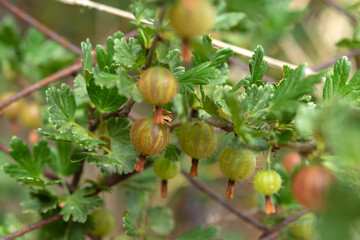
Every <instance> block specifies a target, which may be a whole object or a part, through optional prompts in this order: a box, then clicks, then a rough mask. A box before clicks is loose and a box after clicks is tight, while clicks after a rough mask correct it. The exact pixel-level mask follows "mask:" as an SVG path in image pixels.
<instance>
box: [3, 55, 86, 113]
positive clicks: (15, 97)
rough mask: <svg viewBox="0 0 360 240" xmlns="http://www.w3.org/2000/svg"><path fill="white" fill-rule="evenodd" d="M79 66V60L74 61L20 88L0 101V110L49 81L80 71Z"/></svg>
mask: <svg viewBox="0 0 360 240" xmlns="http://www.w3.org/2000/svg"><path fill="white" fill-rule="evenodd" d="M81 66H82V65H81V62H80V61H76V62H75V63H73V64H72V65H70V66H69V67H67V68H64V69H62V70H60V71H58V72H56V73H54V74H52V75H50V76H48V77H46V78H44V79H43V80H41V81H39V82H37V83H34V84H33V85H30V86H29V87H26V88H24V89H23V90H21V91H20V92H18V93H16V94H15V95H13V96H11V97H10V98H8V99H6V100H5V101H3V102H0V110H1V109H3V108H4V107H6V106H8V105H10V104H11V103H13V102H15V101H16V100H18V99H20V98H23V97H26V96H27V95H30V94H31V93H33V92H35V91H37V90H39V89H40V88H43V87H45V86H47V85H49V84H50V83H53V82H56V81H58V80H60V79H61V78H64V77H67V76H69V75H71V74H73V73H76V72H78V71H80V70H81Z"/></svg>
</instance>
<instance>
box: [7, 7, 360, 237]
mask: <svg viewBox="0 0 360 240" xmlns="http://www.w3.org/2000/svg"><path fill="white" fill-rule="evenodd" d="M225 5H226V2H225V1H207V0H177V1H175V0H174V1H166V0H158V1H134V3H133V4H132V7H131V9H132V13H133V14H134V16H135V18H134V20H133V21H132V24H133V25H134V26H135V28H136V29H135V32H131V33H126V34H125V33H122V32H116V33H114V34H113V35H112V36H109V37H108V38H107V40H106V45H100V44H98V45H94V43H92V41H91V40H90V39H87V40H85V41H83V42H82V43H81V53H82V54H81V68H79V69H78V73H77V74H75V75H74V77H73V79H72V81H70V82H66V83H62V84H60V85H53V86H50V87H46V88H45V89H44V90H43V91H42V90H40V91H42V92H40V97H39V96H38V98H37V100H35V99H32V100H31V101H29V99H23V98H22V97H24V95H25V94H29V93H32V92H33V91H32V90H27V91H28V92H26V93H22V95H21V94H20V95H19V96H17V95H15V93H16V92H4V93H3V94H2V96H1V98H0V99H1V102H0V108H1V110H2V116H3V118H5V119H7V120H9V122H10V123H11V127H12V132H13V134H14V135H15V136H13V137H12V138H11V140H10V143H9V149H7V148H6V146H2V147H1V149H2V151H3V152H5V153H8V155H9V159H8V161H7V162H6V163H5V164H4V165H3V166H2V171H3V172H4V173H5V174H7V175H9V176H10V177H11V178H12V179H13V181H17V182H18V183H19V184H21V185H23V186H25V187H26V188H27V189H28V192H29V196H28V198H27V199H26V200H25V201H23V202H21V206H22V208H23V211H24V212H27V213H33V214H35V215H36V216H37V219H38V222H35V223H34V224H31V225H29V226H25V227H24V228H23V229H20V230H19V231H16V230H17V229H14V228H13V225H14V224H13V223H11V221H9V220H6V219H5V218H4V219H5V220H4V219H3V220H1V221H2V226H1V227H0V236H1V237H2V238H1V239H4V240H5V239H13V238H16V237H21V236H22V235H24V234H25V235H24V236H23V237H21V239H79V240H81V239H86V238H90V239H101V238H104V239H178V240H185V239H189V240H190V239H195V240H196V239H239V238H240V237H239V236H237V237H235V238H230V237H228V235H227V233H226V230H221V229H220V228H219V227H217V226H216V224H200V225H198V226H196V225H194V226H191V227H189V228H188V229H177V224H176V221H175V219H176V217H177V216H176V212H178V213H179V214H184V213H186V211H183V209H185V208H186V207H187V206H186V204H185V203H183V202H181V203H179V204H178V208H179V209H178V210H176V209H175V210H174V209H172V208H170V207H169V206H167V205H166V204H164V201H158V202H160V203H157V204H154V201H153V200H152V199H154V198H156V196H161V198H163V199H169V202H172V201H176V198H177V197H179V195H176V193H174V192H173V191H172V189H175V188H179V184H182V183H179V182H178V181H177V180H176V179H179V176H183V177H185V179H188V180H189V182H190V183H191V184H193V185H194V187H195V188H196V189H199V190H200V191H202V192H204V193H205V194H206V196H208V197H210V198H212V199H214V200H215V201H217V202H218V203H219V204H221V205H222V206H224V207H225V208H226V209H228V210H230V211H231V212H232V213H234V214H235V215H236V216H237V217H239V219H237V218H236V219H234V220H232V221H245V222H247V223H248V224H250V225H251V227H254V229H257V233H256V234H257V235H256V238H257V239H327V240H329V239H334V240H335V239H337V240H338V239H345V240H347V239H349V240H350V239H357V238H356V236H359V231H358V229H359V220H360V208H358V207H357V206H358V205H357V204H359V203H360V198H359V186H360V179H359V176H360V174H359V169H360V168H359V159H360V148H359V147H358V143H359V142H360V108H359V101H360V71H359V72H356V73H355V74H354V75H353V76H352V77H350V71H351V63H350V61H349V59H348V58H347V57H342V58H340V59H338V60H337V61H336V62H335V63H334V66H333V68H332V69H325V70H322V71H318V72H315V71H312V70H310V69H309V68H308V67H307V65H306V64H300V65H299V66H297V67H293V66H292V65H291V66H290V65H283V66H282V77H281V79H276V81H274V82H272V81H267V80H265V78H266V73H267V67H268V62H267V61H266V60H265V56H264V54H265V52H264V48H263V47H262V46H258V47H257V48H256V49H254V52H253V54H252V57H251V59H250V60H249V63H248V66H249V74H247V75H245V76H239V77H238V78H237V79H235V81H232V80H231V79H230V77H229V74H230V73H231V70H230V67H229V62H230V61H231V60H232V59H234V58H236V56H235V55H234V51H233V49H232V48H230V47H229V48H223V47H216V46H215V45H216V44H214V43H213V41H214V38H213V36H212V34H209V33H210V32H213V31H215V30H216V31H218V32H221V31H229V29H231V28H232V27H234V26H236V25H237V24H238V23H239V22H240V21H241V20H242V19H243V13H238V12H226V11H224V9H225V7H224V6H225ZM27 34H28V35H29V38H30V39H32V41H28V42H27V43H28V45H26V44H20V42H21V37H20V34H19V33H18V32H17V31H16V27H14V24H13V22H11V21H8V20H7V22H4V23H3V25H2V27H1V28H0V37H2V38H1V39H5V40H7V42H6V41H3V42H0V43H1V44H2V45H0V49H2V47H3V46H4V49H5V46H7V48H8V49H13V50H14V51H8V52H6V54H7V55H6V54H4V55H3V56H2V58H0V60H1V63H2V64H0V67H1V68H0V69H1V70H2V74H3V75H4V76H5V77H6V78H7V79H9V80H11V79H12V78H15V76H16V74H21V75H24V76H27V77H28V78H29V79H31V81H36V79H41V78H43V77H45V76H47V74H49V72H48V71H50V70H53V71H56V70H61V69H63V68H64V67H65V66H66V64H68V63H69V62H71V61H70V60H74V59H75V58H74V56H73V55H72V54H65V53H64V57H62V58H58V57H56V56H55V55H54V56H53V57H54V59H53V61H54V62H56V61H57V62H58V63H57V64H56V66H57V68H54V66H46V64H47V61H49V59H48V58H46V59H41V61H40V62H41V63H43V64H42V66H43V67H42V68H36V67H34V66H32V65H33V64H32V65H31V64H30V63H31V61H30V60H29V58H30V57H25V56H26V51H23V50H24V49H27V48H26V46H27V47H28V48H29V44H30V43H32V44H34V45H36V44H35V43H34V42H36V41H38V42H39V44H38V45H41V44H43V45H45V46H50V47H48V49H47V51H49V52H51V51H52V50H54V48H57V47H58V48H59V49H61V51H60V50H59V51H58V52H60V53H62V51H65V49H63V48H62V47H60V46H57V45H52V44H55V43H54V42H52V41H50V40H45V39H44V38H43V36H42V35H41V33H39V32H37V31H36V30H31V31H29V33H27ZM214 35H216V34H214ZM3 36H6V37H3ZM47 41H48V42H47ZM354 41H355V40H354ZM44 42H45V43H47V44H45V43H44ZM343 42H346V41H345V40H344V41H343ZM40 43H41V44H40ZM343 44H344V43H343ZM20 45H21V46H25V47H19V46H20ZM54 46H56V47H54ZM32 48H33V49H37V50H39V51H40V47H37V48H35V47H34V46H32ZM41 51H44V50H41ZM0 54H1V53H0ZM51 56H52V55H51ZM30 59H31V58H30ZM269 61H270V60H269ZM16 62H24V64H21V66H22V67H21V68H19V67H15V66H17V64H16ZM27 65H28V67H30V68H32V70H33V71H30V70H29V69H28V68H26V67H25V66H27ZM11 66H13V67H11ZM35 70H36V71H35ZM31 73H33V74H32V75H31ZM34 79H35V80H34ZM36 86H38V85H36V84H35V85H34V88H35V87H36ZM44 86H45V85H44ZM29 91H30V92H29ZM14 95H15V96H17V97H16V98H14V97H12V96H14ZM39 99H44V101H46V103H45V102H41V100H39ZM144 102H146V105H143V106H146V108H147V111H145V113H141V114H140V113H139V112H137V111H134V108H136V106H139V105H141V104H144ZM134 106H135V107H134ZM19 120H20V121H19ZM19 124H20V126H25V127H27V128H28V130H29V132H30V133H29V135H28V138H25V139H26V140H23V138H22V137H18V136H16V135H17V133H18V131H19ZM289 149H290V150H291V152H290V151H289ZM284 154H285V155H284ZM281 156H284V157H281ZM89 168H92V169H93V172H92V173H91V174H86V170H87V169H89ZM214 169H216V170H214ZM211 171H217V173H218V174H217V175H216V179H211V181H213V183H214V182H215V181H214V180H216V181H217V182H218V183H220V184H222V185H223V187H221V188H218V187H217V188H213V187H212V186H211V187H207V186H206V183H205V184H204V183H202V182H203V181H204V182H205V181H210V180H209V176H212V175H210V174H209V173H208V172H211ZM220 174H221V175H220ZM94 175H96V177H94ZM180 178H181V177H180ZM244 182H245V183H248V184H249V183H250V184H251V189H250V188H248V187H244V188H243V185H245V184H244ZM118 183H121V184H120V187H119V188H121V189H123V191H122V193H123V194H124V195H126V197H125V201H119V202H118V203H117V204H119V205H122V206H123V207H122V209H123V211H122V212H116V213H115V212H113V211H109V210H108V209H107V207H106V204H105V203H106V198H105V197H104V196H105V195H103V193H107V194H115V192H113V191H111V190H112V189H114V186H115V185H116V184H118ZM226 183H227V185H226ZM159 185H160V186H161V187H160V188H159V187H157V186H159ZM214 186H215V185H214ZM216 186H218V185H216ZM156 189H160V191H159V190H156ZM192 191H194V189H193V190H191V192H187V193H188V194H189V195H192V194H193V193H192ZM255 191H256V192H258V193H257V195H256V196H257V205H256V207H255V208H256V212H257V214H251V213H250V212H247V211H246V210H247V209H243V206H237V203H238V202H237V201H236V199H239V197H240V193H242V194H244V193H243V192H245V194H248V195H251V194H252V195H253V194H254V193H255ZM154 192H155V193H158V192H160V193H159V194H158V195H156V194H154ZM190 197H191V196H190ZM202 201H204V200H203V199H202ZM198 207H199V208H202V207H204V206H203V204H202V203H200V204H199V205H198ZM240 209H241V210H240ZM200 211H202V210H200ZM204 211H205V209H204ZM195 215H196V213H194V216H191V217H193V218H196V217H198V216H195ZM119 216H121V217H119ZM339 219H340V221H339ZM9 222H10V223H11V224H10V223H9ZM33 230H36V231H34V232H32V231H33ZM174 231H176V234H175V233H174ZM27 236H29V238H27ZM112 237H113V238H112Z"/></svg>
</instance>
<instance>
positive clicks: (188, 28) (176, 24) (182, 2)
mask: <svg viewBox="0 0 360 240" xmlns="http://www.w3.org/2000/svg"><path fill="white" fill-rule="evenodd" d="M215 17H216V16H215V10H214V8H213V6H212V5H211V4H210V3H209V2H208V1H206V0H179V1H178V2H177V3H175V4H174V6H173V7H172V9H171V10H170V16H169V20H170V24H171V26H172V27H173V28H174V30H175V31H176V33H177V34H178V35H179V36H181V37H183V38H191V37H195V36H199V35H201V34H203V33H204V32H206V31H208V30H209V29H210V28H211V27H212V26H213V24H214V20H215Z"/></svg>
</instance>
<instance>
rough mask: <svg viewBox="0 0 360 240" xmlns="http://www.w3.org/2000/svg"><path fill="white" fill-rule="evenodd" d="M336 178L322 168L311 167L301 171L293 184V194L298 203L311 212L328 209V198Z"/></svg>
mask: <svg viewBox="0 0 360 240" xmlns="http://www.w3.org/2000/svg"><path fill="white" fill-rule="evenodd" d="M333 182H334V176H333V175H332V173H331V172H329V171H328V170H327V169H325V168H323V167H321V166H309V167H304V168H302V169H301V170H299V171H298V172H297V173H296V175H295V176H294V179H293V182H292V192H293V194H294V198H295V199H296V200H297V202H298V203H300V204H301V205H303V206H305V207H307V208H308V209H310V210H311V211H321V210H324V209H326V207H327V204H326V200H325V199H326V197H327V194H328V193H329V191H330V187H331V184H332V183H333Z"/></svg>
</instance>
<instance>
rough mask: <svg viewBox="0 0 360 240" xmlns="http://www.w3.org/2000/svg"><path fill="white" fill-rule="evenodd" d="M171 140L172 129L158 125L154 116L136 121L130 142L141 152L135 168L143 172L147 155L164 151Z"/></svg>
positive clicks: (131, 131)
mask: <svg viewBox="0 0 360 240" xmlns="http://www.w3.org/2000/svg"><path fill="white" fill-rule="evenodd" d="M169 140H170V130H169V128H168V127H167V126H164V125H161V124H159V125H156V124H154V123H153V120H152V118H150V117H142V118H140V119H138V120H136V121H135V122H134V124H133V125H132V127H131V130H130V142H131V144H132V145H133V146H134V147H135V149H136V150H137V151H139V152H140V157H139V161H138V162H137V163H136V164H135V166H134V169H135V170H136V171H138V172H142V171H143V169H144V164H145V160H146V156H152V155H155V154H158V153H160V152H162V151H163V150H164V149H165V148H166V146H167V145H168V143H169Z"/></svg>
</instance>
